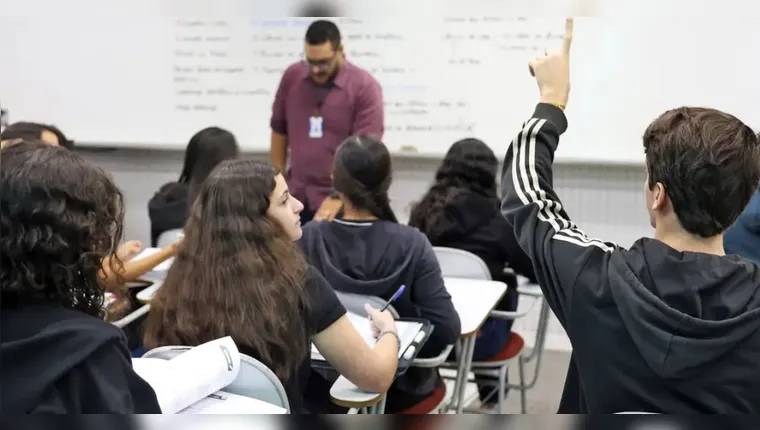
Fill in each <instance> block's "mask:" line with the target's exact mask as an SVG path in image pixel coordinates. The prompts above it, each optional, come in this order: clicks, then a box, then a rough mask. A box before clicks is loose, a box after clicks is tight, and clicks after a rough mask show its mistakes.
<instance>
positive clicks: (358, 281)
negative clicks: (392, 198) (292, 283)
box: [301, 219, 426, 296]
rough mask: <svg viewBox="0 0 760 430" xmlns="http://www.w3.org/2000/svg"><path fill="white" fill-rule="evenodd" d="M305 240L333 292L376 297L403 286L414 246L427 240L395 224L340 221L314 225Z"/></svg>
mask: <svg viewBox="0 0 760 430" xmlns="http://www.w3.org/2000/svg"><path fill="white" fill-rule="evenodd" d="M400 230H407V231H405V232H404V233H406V234H404V233H399V231H400ZM303 236H304V237H303V239H301V246H302V248H303V249H304V250H305V251H306V253H307V254H308V255H309V256H310V257H311V258H313V259H316V260H317V261H313V264H314V265H315V266H317V267H318V268H320V270H321V272H322V274H323V275H324V276H325V278H326V279H327V280H328V281H329V282H330V284H331V285H332V286H333V288H334V289H336V290H338V291H344V292H348V293H354V294H364V295H375V296H383V295H385V294H389V295H392V294H393V293H394V292H395V291H396V289H398V288H399V287H400V286H401V285H403V283H404V278H405V276H407V275H408V274H409V273H410V268H411V266H412V264H413V262H414V261H415V260H414V257H415V254H416V253H417V252H416V251H415V248H416V244H415V243H414V242H417V241H419V240H426V239H425V237H424V236H423V235H422V233H420V232H419V231H418V230H417V229H413V228H411V227H408V226H403V225H399V224H396V223H393V222H388V221H372V222H353V221H344V220H340V219H336V220H334V221H332V222H325V221H321V222H314V221H312V222H310V223H308V224H306V225H305V226H304V235H303ZM346 250H350V252H346ZM391 290H392V291H391Z"/></svg>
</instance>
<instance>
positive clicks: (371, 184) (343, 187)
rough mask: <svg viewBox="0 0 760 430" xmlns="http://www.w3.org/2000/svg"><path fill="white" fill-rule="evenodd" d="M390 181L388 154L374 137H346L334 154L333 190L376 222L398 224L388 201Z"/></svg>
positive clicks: (390, 167)
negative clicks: (367, 212)
mask: <svg viewBox="0 0 760 430" xmlns="http://www.w3.org/2000/svg"><path fill="white" fill-rule="evenodd" d="M392 180H393V178H392V165H391V155H390V153H389V152H388V148H386V147H385V145H384V144H383V142H381V141H379V140H377V139H375V138H374V137H369V136H354V137H349V138H348V139H346V140H345V141H344V142H343V143H342V144H341V145H340V147H339V148H338V151H337V152H336V153H335V168H334V170H333V187H334V188H335V191H337V192H339V193H341V194H342V195H343V196H345V198H346V199H348V201H349V202H350V203H351V204H352V205H353V206H354V207H355V208H357V209H363V210H367V211H369V212H370V213H371V214H372V215H374V216H376V217H377V218H378V219H382V220H386V221H392V222H398V220H397V219H396V215H395V214H394V213H393V210H392V209H391V204H390V199H389V198H388V189H389V188H390V186H391V181H392Z"/></svg>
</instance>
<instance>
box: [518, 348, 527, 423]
mask: <svg viewBox="0 0 760 430" xmlns="http://www.w3.org/2000/svg"><path fill="white" fill-rule="evenodd" d="M517 371H518V372H519V374H520V411H521V412H522V413H523V414H526V413H528V410H527V405H526V404H527V402H528V400H527V394H526V391H527V388H526V387H525V363H524V362H523V359H522V357H518V358H517Z"/></svg>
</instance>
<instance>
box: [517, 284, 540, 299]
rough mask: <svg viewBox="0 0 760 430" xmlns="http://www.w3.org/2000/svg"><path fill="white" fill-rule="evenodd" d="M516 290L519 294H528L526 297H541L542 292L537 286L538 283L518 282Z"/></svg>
mask: <svg viewBox="0 0 760 430" xmlns="http://www.w3.org/2000/svg"><path fill="white" fill-rule="evenodd" d="M517 292H518V293H519V294H520V295H521V296H528V297H543V296H544V293H543V292H542V291H541V287H539V286H538V284H529V283H525V284H519V285H518V286H517Z"/></svg>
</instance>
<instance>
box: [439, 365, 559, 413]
mask: <svg viewBox="0 0 760 430" xmlns="http://www.w3.org/2000/svg"><path fill="white" fill-rule="evenodd" d="M569 361H570V353H569V352H561V351H548V350H547V351H545V352H544V356H543V362H542V363H541V369H539V373H538V380H537V382H536V385H535V386H534V387H533V389H531V390H528V392H527V404H528V408H527V412H528V413H529V414H555V413H556V412H557V406H558V405H559V399H560V397H561V395H562V388H563V386H564V384H565V375H566V374H567V366H568V362H569ZM534 369H535V367H534V363H530V364H528V365H527V366H526V369H525V373H526V377H528V378H530V377H531V376H532V375H533V373H532V372H533V371H534ZM442 373H443V372H442ZM509 380H510V381H514V382H515V383H516V382H517V381H518V377H517V367H514V368H512V369H510V372H509ZM453 386H454V383H453V381H452V382H449V383H448V385H447V391H448V393H451V392H452V391H453ZM477 393H478V392H477V388H476V386H475V384H468V386H467V388H466V389H465V398H466V399H468V400H469V399H473V402H472V403H470V404H471V405H472V406H476V405H477V404H478V400H477ZM465 404H467V403H465ZM506 413H509V414H519V413H520V395H519V393H518V392H517V391H514V392H511V393H509V395H508V397H507V410H506Z"/></svg>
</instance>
